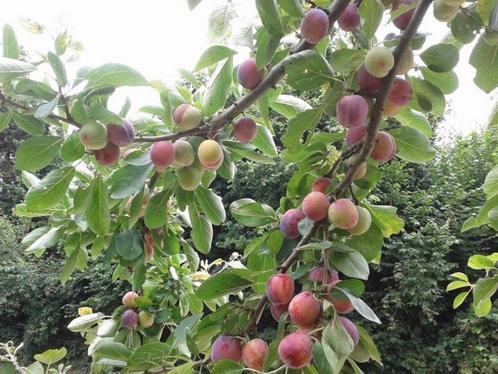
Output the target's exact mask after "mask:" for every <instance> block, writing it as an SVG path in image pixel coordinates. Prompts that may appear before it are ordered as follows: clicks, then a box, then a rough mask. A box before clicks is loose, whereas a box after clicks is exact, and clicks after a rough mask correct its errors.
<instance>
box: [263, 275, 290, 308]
mask: <svg viewBox="0 0 498 374" xmlns="http://www.w3.org/2000/svg"><path fill="white" fill-rule="evenodd" d="M294 290H295V288H294V279H292V277H291V276H290V275H287V274H277V275H273V276H272V277H271V278H270V279H268V283H267V284H266V295H267V296H268V300H270V303H272V304H274V305H285V304H288V303H289V301H290V300H291V299H292V297H293V296H294Z"/></svg>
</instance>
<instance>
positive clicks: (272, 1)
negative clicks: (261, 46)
mask: <svg viewBox="0 0 498 374" xmlns="http://www.w3.org/2000/svg"><path fill="white" fill-rule="evenodd" d="M256 8H257V10H258V13H259V17H260V18H261V22H262V23H263V26H264V28H265V29H266V30H267V31H268V32H269V33H270V34H271V35H273V36H275V37H277V38H280V37H282V36H284V26H283V24H282V19H281V18H280V12H279V11H278V6H277V2H276V0H256Z"/></svg>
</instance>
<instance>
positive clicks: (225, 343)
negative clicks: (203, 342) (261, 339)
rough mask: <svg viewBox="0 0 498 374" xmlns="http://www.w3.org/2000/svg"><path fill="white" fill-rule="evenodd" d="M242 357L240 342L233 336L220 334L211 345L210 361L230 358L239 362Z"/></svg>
mask: <svg viewBox="0 0 498 374" xmlns="http://www.w3.org/2000/svg"><path fill="white" fill-rule="evenodd" d="M241 359H242V344H240V340H239V339H237V338H235V337H233V336H225V335H220V336H218V337H217V338H216V340H215V341H214V343H213V346H212V347H211V361H212V362H216V361H218V360H232V361H235V362H239V361H240V360H241Z"/></svg>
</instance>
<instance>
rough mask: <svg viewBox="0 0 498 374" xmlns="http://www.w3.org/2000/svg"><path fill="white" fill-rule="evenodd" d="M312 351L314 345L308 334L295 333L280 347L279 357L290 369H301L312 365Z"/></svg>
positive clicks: (282, 342)
mask: <svg viewBox="0 0 498 374" xmlns="http://www.w3.org/2000/svg"><path fill="white" fill-rule="evenodd" d="M312 349H313V343H312V342H311V338H310V337H309V336H308V335H307V334H303V333H302V332H293V333H292V334H289V335H287V336H286V337H284V338H283V339H282V341H281V342H280V344H279V345H278V357H279V358H280V360H282V362H283V363H284V364H285V366H287V367H288V368H291V369H301V368H303V367H305V366H307V365H308V364H309V363H310V361H311V357H312Z"/></svg>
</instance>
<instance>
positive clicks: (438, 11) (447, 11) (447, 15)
mask: <svg viewBox="0 0 498 374" xmlns="http://www.w3.org/2000/svg"><path fill="white" fill-rule="evenodd" d="M433 4H434V5H433V6H434V8H433V11H434V18H436V19H437V20H438V21H441V22H450V21H452V20H453V19H454V18H455V17H456V15H457V14H458V11H459V10H460V7H459V6H455V5H451V4H450V3H447V2H446V1H445V0H434V3H433Z"/></svg>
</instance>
